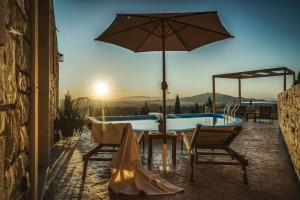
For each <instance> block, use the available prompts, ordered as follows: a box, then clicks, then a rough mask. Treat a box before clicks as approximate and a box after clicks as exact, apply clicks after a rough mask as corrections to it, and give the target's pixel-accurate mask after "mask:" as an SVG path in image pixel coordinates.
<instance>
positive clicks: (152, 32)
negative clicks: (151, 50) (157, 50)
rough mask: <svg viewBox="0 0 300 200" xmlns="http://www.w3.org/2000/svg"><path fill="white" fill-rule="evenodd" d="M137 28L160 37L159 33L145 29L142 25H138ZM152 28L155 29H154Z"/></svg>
mask: <svg viewBox="0 0 300 200" xmlns="http://www.w3.org/2000/svg"><path fill="white" fill-rule="evenodd" d="M139 29H142V30H143V31H145V32H148V33H151V34H152V35H155V36H157V37H160V35H158V34H156V33H154V31H149V30H147V29H145V28H142V27H139ZM154 30H155V29H154Z"/></svg>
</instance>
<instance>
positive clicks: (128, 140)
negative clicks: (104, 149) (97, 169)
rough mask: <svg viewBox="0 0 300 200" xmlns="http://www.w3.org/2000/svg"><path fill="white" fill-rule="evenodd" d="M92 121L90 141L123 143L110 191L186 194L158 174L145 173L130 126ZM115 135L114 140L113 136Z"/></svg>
mask: <svg viewBox="0 0 300 200" xmlns="http://www.w3.org/2000/svg"><path fill="white" fill-rule="evenodd" d="M90 121H92V132H91V141H92V142H95V143H99V144H120V142H121V139H122V133H123V132H124V131H125V132H124V133H125V134H124V136H123V137H124V138H123V140H122V144H121V146H120V150H119V151H118V152H116V153H115V155H114V157H113V160H112V164H111V165H112V166H111V170H112V177H111V179H110V180H109V184H108V186H109V188H111V189H112V190H113V192H115V193H122V194H127V195H137V194H140V193H144V194H146V195H164V194H175V193H178V192H181V191H183V189H182V188H179V187H176V186H174V185H172V184H171V183H168V182H167V181H166V180H164V179H162V178H160V176H159V175H158V174H155V173H152V172H150V171H148V170H145V169H144V167H143V165H142V162H141V159H140V150H139V144H138V141H137V137H136V136H135V134H134V132H133V130H132V126H131V124H130V123H118V124H117V123H102V122H99V121H98V120H97V119H95V118H90ZM112 136H113V137H112Z"/></svg>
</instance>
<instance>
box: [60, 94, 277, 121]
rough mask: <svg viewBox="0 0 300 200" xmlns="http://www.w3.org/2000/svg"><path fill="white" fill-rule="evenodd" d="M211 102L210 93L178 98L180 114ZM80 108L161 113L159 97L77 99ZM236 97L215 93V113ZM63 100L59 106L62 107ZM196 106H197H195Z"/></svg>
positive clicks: (92, 112)
mask: <svg viewBox="0 0 300 200" xmlns="http://www.w3.org/2000/svg"><path fill="white" fill-rule="evenodd" d="M209 98H211V100H212V93H203V94H199V95H194V96H191V97H181V98H180V97H179V99H180V107H181V113H192V112H204V107H205V105H206V104H207V102H208V99H209ZM78 99H79V101H80V106H81V107H82V109H83V110H84V112H85V113H86V115H88V116H99V115H100V114H101V111H102V106H104V107H105V115H143V114H147V113H149V112H162V100H161V98H160V97H150V96H130V97H123V98H120V99H114V100H107V101H103V102H102V101H101V100H95V99H89V98H86V97H81V98H78ZM237 100H238V97H234V96H230V95H225V94H220V93H216V109H217V112H223V108H224V106H225V105H226V104H227V103H228V102H229V101H237ZM251 100H252V102H253V103H254V104H255V103H270V104H274V103H276V100H264V99H255V98H251ZM63 101H64V100H63V99H61V101H60V105H61V106H63ZM249 101H250V98H244V97H242V103H246V104H248V103H249ZM196 104H197V105H196ZM167 112H168V113H174V112H175V99H168V100H167Z"/></svg>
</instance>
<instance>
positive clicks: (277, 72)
mask: <svg viewBox="0 0 300 200" xmlns="http://www.w3.org/2000/svg"><path fill="white" fill-rule="evenodd" d="M294 73H295V72H294V71H293V70H291V69H289V68H287V67H277V68H270V69H260V70H253V71H244V72H235V73H228V74H217V75H214V76H215V77H217V78H236V79H239V78H240V79H244V78H260V77H269V76H282V75H284V74H286V75H292V74H294Z"/></svg>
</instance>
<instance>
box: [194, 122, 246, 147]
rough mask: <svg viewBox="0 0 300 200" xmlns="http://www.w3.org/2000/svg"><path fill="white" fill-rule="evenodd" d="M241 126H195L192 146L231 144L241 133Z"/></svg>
mask: <svg viewBox="0 0 300 200" xmlns="http://www.w3.org/2000/svg"><path fill="white" fill-rule="evenodd" d="M240 131H241V126H202V125H197V127H196V128H195V131H194V134H193V138H192V143H191V147H192V148H193V147H200V146H202V147H203V146H207V147H209V146H218V145H230V143H231V142H232V141H233V140H234V139H235V138H236V136H237V135H238V134H239V133H240Z"/></svg>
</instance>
